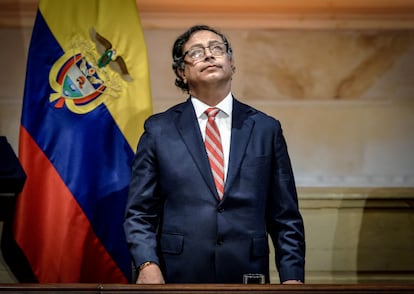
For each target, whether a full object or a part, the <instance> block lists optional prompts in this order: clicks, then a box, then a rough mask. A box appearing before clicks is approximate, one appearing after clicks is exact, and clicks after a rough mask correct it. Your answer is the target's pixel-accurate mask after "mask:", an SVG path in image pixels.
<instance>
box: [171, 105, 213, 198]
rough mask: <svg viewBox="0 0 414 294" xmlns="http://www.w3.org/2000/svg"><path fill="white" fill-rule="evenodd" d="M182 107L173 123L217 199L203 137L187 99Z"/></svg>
mask: <svg viewBox="0 0 414 294" xmlns="http://www.w3.org/2000/svg"><path fill="white" fill-rule="evenodd" d="M182 105H183V107H182V108H180V109H179V110H177V111H178V112H179V113H178V116H177V118H176V121H175V123H176V126H177V129H178V132H179V133H180V134H181V137H182V139H183V141H184V144H185V145H186V146H187V149H188V152H189V153H190V154H191V157H192V158H193V160H194V162H195V163H196V165H197V167H198V169H199V171H200V173H201V175H202V176H203V178H204V180H205V182H206V183H207V185H208V186H209V188H210V190H211V191H212V192H213V193H214V194H215V195H216V196H217V197H218V194H217V189H216V186H215V184H214V179H213V176H212V174H211V170H210V164H209V162H208V157H207V152H206V149H205V146H204V142H203V137H202V136H201V132H200V128H199V126H198V120H197V117H196V115H195V112H194V108H193V106H192V104H191V100H190V99H188V100H187V101H186V103H183V104H182Z"/></svg>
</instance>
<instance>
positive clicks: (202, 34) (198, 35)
mask: <svg viewBox="0 0 414 294" xmlns="http://www.w3.org/2000/svg"><path fill="white" fill-rule="evenodd" d="M214 41H219V42H221V41H222V39H221V37H220V36H219V35H217V34H216V33H214V32H211V31H206V30H203V31H197V32H195V33H193V34H192V35H191V36H190V38H189V39H188V41H187V42H186V45H191V44H196V43H200V44H204V43H206V44H207V43H209V42H214Z"/></svg>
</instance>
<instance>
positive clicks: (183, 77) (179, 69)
mask: <svg viewBox="0 0 414 294" xmlns="http://www.w3.org/2000/svg"><path fill="white" fill-rule="evenodd" d="M177 73H178V75H179V76H180V78H181V79H182V80H183V82H184V83H185V84H187V79H186V77H185V72H184V68H181V67H179V68H177Z"/></svg>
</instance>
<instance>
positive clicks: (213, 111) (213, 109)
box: [205, 107, 220, 119]
mask: <svg viewBox="0 0 414 294" xmlns="http://www.w3.org/2000/svg"><path fill="white" fill-rule="evenodd" d="M219 111H220V109H218V108H216V107H210V108H207V110H206V111H205V114H206V115H207V116H208V118H209V119H210V118H213V119H214V118H215V117H216V115H217V113H219Z"/></svg>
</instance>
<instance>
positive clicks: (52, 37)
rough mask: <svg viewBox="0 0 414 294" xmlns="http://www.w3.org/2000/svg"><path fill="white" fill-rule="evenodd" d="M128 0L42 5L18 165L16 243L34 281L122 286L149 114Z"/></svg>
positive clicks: (134, 15)
mask: <svg viewBox="0 0 414 294" xmlns="http://www.w3.org/2000/svg"><path fill="white" fill-rule="evenodd" d="M151 112H152V106H151V93H150V83H149V74H148V60H147V51H146V46H145V42H144V35H143V32H142V28H141V25H140V20H139V15H138V11H137V7H136V4H135V1H134V0H117V1H114V0H69V1H57V0H40V3H39V8H38V13H37V16H36V20H35V25H34V28H33V34H32V39H31V43H30V49H29V55H28V63H27V74H26V84H25V91H24V98H23V110H22V118H21V129H20V139H19V140H20V141H19V159H20V161H21V164H22V166H23V168H24V170H25V172H26V174H27V180H26V183H25V186H24V188H23V191H22V192H21V194H20V195H19V196H18V199H17V203H16V211H15V217H14V223H13V234H14V238H15V240H16V242H17V244H18V245H19V247H20V248H21V249H22V251H23V252H24V254H25V256H26V258H27V260H28V261H29V263H30V266H31V268H32V271H33V272H34V274H35V276H36V277H37V279H38V281H39V282H40V283H71V282H94V283H95V282H99V283H126V282H128V280H129V278H130V274H131V259H130V256H129V251H128V248H127V244H126V241H125V236H124V231H123V227H122V223H123V220H124V209H125V203H126V199H127V190H128V184H129V179H130V173H131V172H130V165H131V161H132V158H133V154H134V150H135V147H136V145H137V142H138V138H139V136H140V135H141V133H142V131H143V122H144V120H145V119H146V118H147V117H148V116H149V115H150V114H151Z"/></svg>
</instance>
